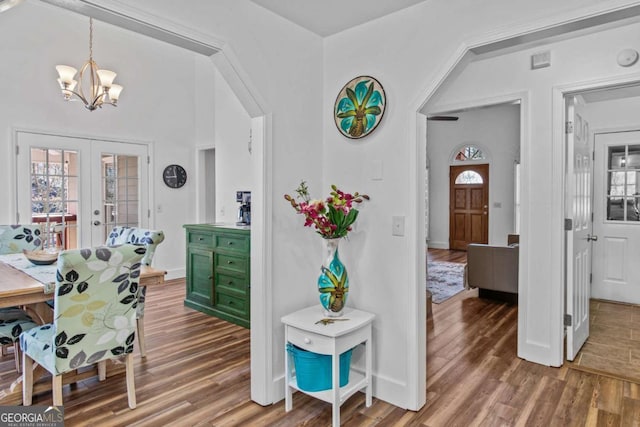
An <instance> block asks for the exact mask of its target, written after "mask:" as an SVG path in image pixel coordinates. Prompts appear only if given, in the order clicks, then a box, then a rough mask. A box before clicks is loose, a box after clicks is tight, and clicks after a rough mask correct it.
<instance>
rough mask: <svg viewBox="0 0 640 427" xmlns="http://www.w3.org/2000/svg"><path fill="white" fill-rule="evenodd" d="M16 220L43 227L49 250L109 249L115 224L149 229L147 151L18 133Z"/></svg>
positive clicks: (126, 145) (138, 147)
mask: <svg viewBox="0 0 640 427" xmlns="http://www.w3.org/2000/svg"><path fill="white" fill-rule="evenodd" d="M16 165H17V168H16V170H17V174H16V178H17V181H16V182H17V189H16V194H17V197H16V199H17V207H18V212H17V215H16V217H17V218H16V220H17V221H18V222H21V223H25V224H27V223H31V222H38V223H42V228H43V231H44V232H45V245H46V246H51V247H60V248H63V249H71V248H77V247H86V246H97V245H101V244H104V242H105V240H106V233H107V232H108V230H110V229H111V227H113V226H114V225H128V226H143V227H145V226H147V224H148V214H149V210H148V206H149V200H148V197H149V191H148V186H149V181H148V162H147V146H146V145H144V144H129V143H117V142H109V141H102V140H95V139H85V138H74V137H67V136H59V135H48V134H41V133H31V132H22V131H20V132H18V133H17V151H16Z"/></svg>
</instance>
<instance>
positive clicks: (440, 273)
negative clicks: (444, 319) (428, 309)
mask: <svg viewBox="0 0 640 427" xmlns="http://www.w3.org/2000/svg"><path fill="white" fill-rule="evenodd" d="M427 276H428V277H427V289H428V290H429V291H430V292H431V301H432V302H434V303H436V304H440V303H441V302H443V301H446V300H448V299H449V298H451V297H452V296H454V295H456V294H457V293H460V292H462V290H464V264H460V263H455V262H442V261H432V262H429V264H428V265H427Z"/></svg>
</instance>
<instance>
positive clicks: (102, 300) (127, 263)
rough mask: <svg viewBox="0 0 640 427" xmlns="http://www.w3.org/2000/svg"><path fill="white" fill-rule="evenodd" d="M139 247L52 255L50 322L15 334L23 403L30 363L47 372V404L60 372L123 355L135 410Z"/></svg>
mask: <svg viewBox="0 0 640 427" xmlns="http://www.w3.org/2000/svg"><path fill="white" fill-rule="evenodd" d="M145 252H146V249H145V248H144V247H140V246H134V245H121V246H116V247H106V246H101V247H96V248H86V249H74V250H67V251H62V252H61V253H60V256H59V257H58V265H57V267H58V271H57V277H56V290H55V297H54V298H55V305H54V306H55V308H54V321H53V323H50V324H46V325H42V326H38V327H35V328H33V329H31V330H29V331H27V332H23V333H22V334H21V335H20V345H21V347H22V352H23V365H24V366H23V367H24V369H23V389H22V394H23V404H24V405H26V406H28V405H31V400H32V393H33V372H32V367H33V362H34V361H35V362H36V363H38V364H39V365H41V366H42V367H43V368H44V369H46V370H47V371H49V372H50V373H51V375H52V376H53V404H54V405H62V374H63V373H65V372H69V371H73V370H75V369H78V368H82V367H84V366H89V365H93V364H95V363H99V364H98V372H99V376H100V380H104V379H105V378H106V375H105V374H106V372H105V366H106V361H107V360H108V359H114V358H116V357H120V356H126V357H125V362H126V374H127V395H128V398H129V407H130V408H132V409H133V408H135V406H136V396H135V384H134V377H133V355H132V352H133V343H134V341H135V329H136V323H135V322H136V306H137V302H138V281H139V278H140V266H141V260H142V257H143V256H144V254H145Z"/></svg>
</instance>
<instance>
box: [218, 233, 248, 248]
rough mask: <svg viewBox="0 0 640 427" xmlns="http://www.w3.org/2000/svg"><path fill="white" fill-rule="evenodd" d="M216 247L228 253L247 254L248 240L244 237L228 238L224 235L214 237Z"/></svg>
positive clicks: (228, 236)
mask: <svg viewBox="0 0 640 427" xmlns="http://www.w3.org/2000/svg"><path fill="white" fill-rule="evenodd" d="M216 247H217V248H218V249H224V250H228V251H238V252H242V253H248V251H249V239H247V238H246V237H239V236H230V235H226V234H218V235H216Z"/></svg>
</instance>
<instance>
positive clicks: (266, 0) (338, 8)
mask: <svg viewBox="0 0 640 427" xmlns="http://www.w3.org/2000/svg"><path fill="white" fill-rule="evenodd" d="M251 1H252V2H253V3H255V4H258V5H260V6H262V7H264V8H266V9H269V10H270V11H272V12H274V13H276V14H278V15H280V16H282V17H283V18H285V19H288V20H289V21H291V22H293V23H295V24H298V25H300V26H301V27H304V28H306V29H307V30H310V31H313V32H314V33H316V34H318V35H320V36H322V37H326V36H330V35H332V34H335V33H339V32H340V31H344V30H346V29H348V28H351V27H355V26H357V25H360V24H364V23H365V22H369V21H373V20H374V19H377V18H380V17H382V16H385V15H388V14H390V13H393V12H397V11H398V10H401V9H405V8H407V7H409V6H413V5H415V4H418V3H422V2H424V1H428V0H387V1H371V0H251Z"/></svg>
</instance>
